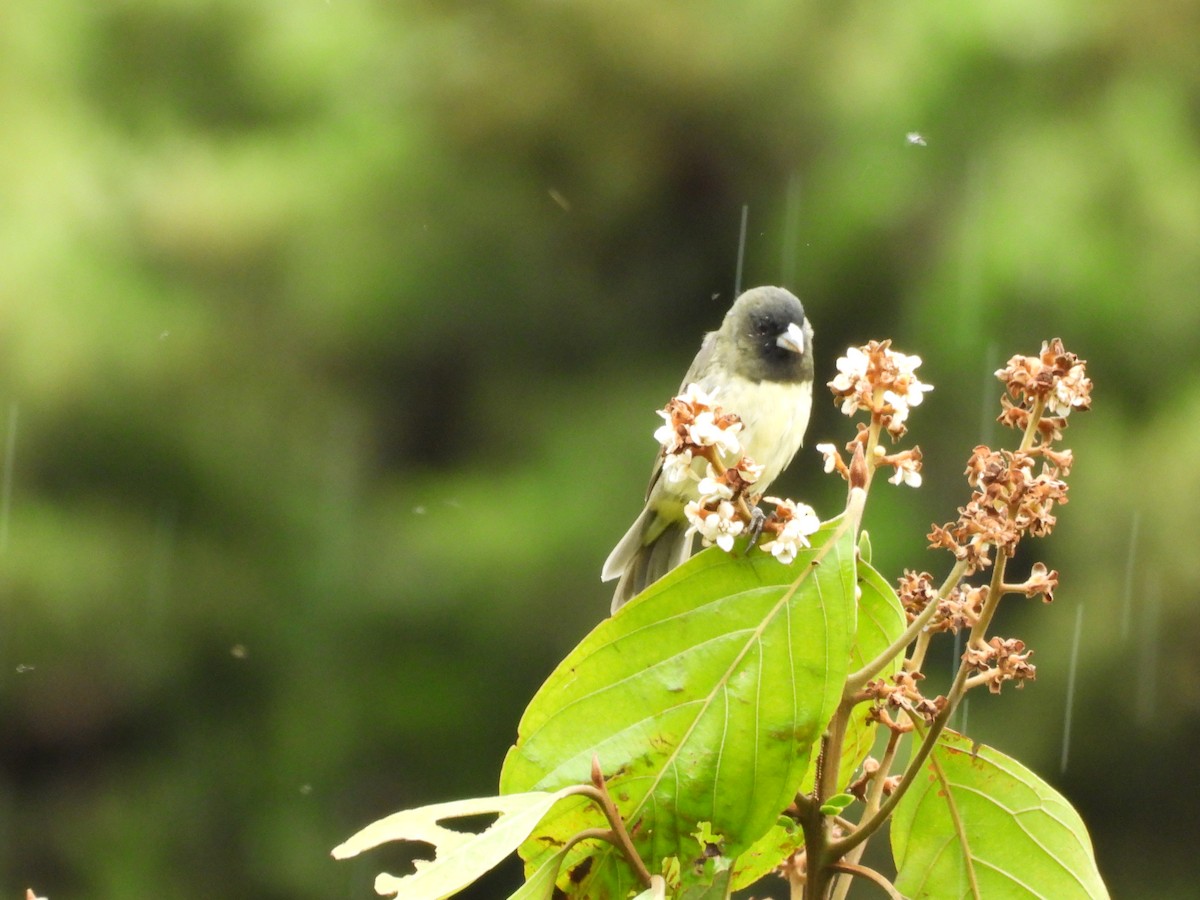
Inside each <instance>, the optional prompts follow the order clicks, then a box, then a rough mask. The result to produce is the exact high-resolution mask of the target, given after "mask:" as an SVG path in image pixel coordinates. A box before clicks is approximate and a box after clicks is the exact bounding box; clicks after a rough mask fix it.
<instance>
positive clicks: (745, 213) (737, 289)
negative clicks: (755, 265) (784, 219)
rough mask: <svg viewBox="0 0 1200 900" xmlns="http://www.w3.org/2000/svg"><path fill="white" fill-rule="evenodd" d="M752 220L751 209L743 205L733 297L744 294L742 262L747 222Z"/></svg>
mask: <svg viewBox="0 0 1200 900" xmlns="http://www.w3.org/2000/svg"><path fill="white" fill-rule="evenodd" d="M749 218H750V207H749V206H747V205H746V204H742V227H741V228H740V229H739V230H738V255H737V273H736V276H735V277H734V279H733V296H735V297H736V296H738V294H740V293H741V292H742V262H743V261H744V260H745V258H746V220H747V219H749Z"/></svg>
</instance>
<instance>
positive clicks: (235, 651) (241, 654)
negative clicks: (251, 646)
mask: <svg viewBox="0 0 1200 900" xmlns="http://www.w3.org/2000/svg"><path fill="white" fill-rule="evenodd" d="M229 655H230V656H232V657H233V658H234V659H245V658H246V657H247V656H249V655H250V652H249V651H248V650H247V649H246V645H245V644H234V645H233V646H232V647H230V648H229Z"/></svg>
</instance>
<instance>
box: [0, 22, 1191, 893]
mask: <svg viewBox="0 0 1200 900" xmlns="http://www.w3.org/2000/svg"><path fill="white" fill-rule="evenodd" d="M1197 38H1200V7H1198V6H1197V5H1196V4H1194V3H1185V2H1165V3H1159V4H1154V5H1151V6H1147V5H1145V4H1134V3H1131V2H1126V3H1102V4H1095V3H1084V2H1082V0H1050V2H1032V0H1016V2H1013V0H1010V2H1004V3H1001V2H993V0H984V2H979V3H973V4H967V5H964V4H958V3H949V2H928V3H921V4H912V3H878V2H872V3H866V2H807V3H803V2H801V3H797V2H784V0H756V2H753V3H748V4H723V3H694V2H693V3H684V2H681V0H674V2H662V3H657V4H644V3H637V4H635V3H633V2H630V0H491V2H487V3H483V2H467V0H409V2H406V3H388V2H383V0H375V2H370V0H291V2H289V3H280V2H272V0H113V2H110V3H102V4H89V3H82V2H70V0H40V2H38V3H8V4H4V5H2V6H0V121H3V122H4V129H3V138H2V139H0V272H2V273H3V274H2V275H0V434H3V436H4V448H5V451H6V452H5V457H4V458H5V468H4V475H5V479H4V492H3V508H2V510H0V663H2V666H0V717H2V718H0V721H2V722H3V740H2V742H0V848H3V849H2V850H0V892H2V893H4V894H5V895H7V896H18V895H19V892H20V891H23V890H24V888H25V886H26V885H32V886H34V887H35V888H37V889H38V890H39V892H41V893H44V894H47V895H49V896H50V897H51V898H52V900H53V898H56V897H57V898H62V897H69V896H87V897H122V898H124V897H141V896H157V897H181V898H182V897H188V898H190V897H210V896H245V897H251V896H253V897H263V898H269V897H284V896H288V897H297V896H299V897H324V896H330V895H336V896H351V897H367V896H371V895H372V892H371V890H370V876H371V872H373V871H374V870H375V869H376V868H377V867H378V862H379V861H378V859H375V860H372V862H371V863H370V864H369V865H368V866H366V867H360V868H355V864H346V863H342V864H337V863H334V862H333V861H332V860H330V858H329V856H328V851H329V849H330V848H331V847H332V846H333V845H334V844H336V843H337V842H338V841H340V840H342V839H343V838H344V837H346V836H347V835H348V834H350V833H351V832H352V831H353V830H354V829H356V828H357V827H358V826H360V825H362V824H364V823H366V822H368V821H370V820H372V819H373V818H376V817H377V816H379V815H381V814H383V813H386V812H389V811H391V810H394V809H399V808H402V807H412V806H417V805H420V804H422V803H426V802H432V801H434V800H443V799H449V798H452V797H460V796H473V795H481V794H486V793H490V792H491V790H492V789H493V788H494V785H495V779H496V776H497V773H498V770H499V765H500V761H501V759H502V757H503V753H504V751H505V749H506V748H507V746H508V745H509V743H510V742H511V741H512V739H513V737H514V735H515V728H516V722H517V719H518V717H519V714H520V711H521V709H522V707H523V706H524V704H525V702H526V701H527V700H528V698H529V697H531V696H532V694H533V693H534V691H535V690H536V688H537V686H538V685H539V684H540V682H541V680H542V679H543V678H544V677H545V675H546V674H548V673H549V671H550V670H551V668H552V667H553V665H554V664H555V662H556V661H557V660H558V659H559V658H561V656H562V655H563V654H564V653H565V652H566V650H567V649H568V648H569V647H571V646H572V645H573V644H574V643H575V642H576V641H577V640H578V638H579V637H580V636H582V634H583V633H585V631H586V630H587V628H588V627H589V626H590V624H591V623H593V622H595V621H596V620H597V619H598V618H599V617H601V616H603V615H604V614H605V612H606V610H607V607H608V600H609V590H608V587H606V586H603V585H601V584H600V583H599V581H598V572H599V567H600V563H601V561H602V560H603V559H604V556H605V555H606V553H607V552H608V550H609V548H610V545H611V544H612V543H613V542H614V541H615V540H616V538H617V537H619V535H620V534H621V533H622V530H623V529H624V527H625V526H626V525H627V523H628V520H629V519H630V518H631V517H632V516H633V515H634V514H635V513H636V511H637V509H638V506H639V500H640V491H641V489H642V486H643V484H644V478H645V475H646V473H647V471H648V468H649V463H650V457H651V455H652V453H653V449H654V447H653V443H652V439H651V438H650V432H651V431H652V430H653V427H654V426H655V423H656V421H657V420H656V419H655V417H654V414H653V410H654V409H655V408H656V407H657V406H658V405H659V404H660V403H661V402H662V401H663V400H665V398H666V397H667V396H669V394H670V393H671V392H672V391H673V390H674V388H675V387H676V385H677V383H678V378H679V377H680V373H682V372H683V371H684V369H685V367H686V365H687V362H688V360H689V359H690V358H691V355H692V353H693V352H694V350H695V347H696V346H697V344H698V341H699V338H700V335H701V333H702V332H703V331H704V330H707V329H709V328H711V327H714V326H715V325H716V323H717V322H718V321H719V319H720V316H721V315H722V313H723V312H724V310H725V308H726V307H727V305H728V303H729V301H730V299H731V293H732V290H733V286H734V285H733V281H734V271H735V266H736V260H737V233H738V222H739V217H740V215H741V208H742V206H743V204H745V205H747V206H748V207H749V221H750V230H749V238H748V241H747V245H746V267H745V278H744V282H745V284H747V285H748V284H754V283H764V282H766V283H770V282H782V283H785V284H787V285H788V286H789V287H791V288H793V289H795V290H797V291H798V292H799V293H800V295H801V296H802V297H803V298H804V300H805V303H806V304H807V308H808V311H809V313H810V315H811V318H812V319H813V321H814V323H815V326H816V331H817V342H818V344H817V346H818V351H819V353H820V355H821V356H820V360H819V364H818V373H819V377H821V378H823V379H826V378H829V377H831V376H832V373H833V361H834V359H835V357H836V355H837V354H838V353H839V352H840V351H841V349H842V348H843V347H845V346H846V345H847V343H848V342H861V341H864V340H865V339H867V338H869V337H887V336H891V337H894V338H895V339H896V342H897V346H899V347H900V348H901V349H903V350H905V351H906V352H911V353H919V354H921V355H922V356H923V357H924V358H925V359H926V363H925V366H924V368H923V369H922V374H923V377H926V378H927V379H928V380H929V381H931V382H932V383H934V384H935V385H936V386H937V390H936V391H934V393H933V394H932V395H930V397H929V400H928V401H927V402H926V404H925V405H923V406H922V407H921V409H920V410H918V415H916V416H915V417H914V420H913V423H912V424H913V437H914V439H915V440H916V441H917V442H919V443H920V444H921V446H922V448H923V449H924V450H925V453H926V461H927V469H926V486H925V487H924V488H922V489H921V490H920V491H919V492H911V491H901V490H899V489H897V490H894V491H890V492H879V496H877V497H875V498H874V499H873V501H872V502H873V504H874V505H873V508H872V509H871V510H870V511H869V519H868V526H869V527H870V528H871V529H872V531H873V533H874V544H875V548H876V550H875V562H876V564H877V565H879V566H880V567H881V568H882V569H883V570H884V571H898V569H899V567H901V566H903V565H909V566H919V567H922V568H929V569H932V570H934V571H944V570H945V561H944V560H941V559H937V558H934V557H932V556H930V555H929V554H927V553H925V551H924V549H923V543H924V542H923V540H922V535H923V534H924V533H925V530H926V528H927V525H928V523H929V522H930V521H934V520H936V521H946V520H949V519H951V518H953V517H954V514H955V512H954V511H955V507H956V506H957V505H959V504H960V503H962V502H964V500H965V497H966V491H965V486H964V484H963V482H962V480H961V478H960V477H959V473H960V472H961V467H962V464H963V461H964V460H965V458H966V456H967V455H968V453H969V451H970V448H971V447H972V446H973V445H974V444H975V443H978V442H980V441H981V440H989V439H991V438H993V437H994V436H995V433H994V429H993V428H992V426H991V425H989V424H988V421H989V414H988V413H987V412H980V405H981V403H983V402H986V403H988V404H993V403H995V400H996V397H997V396H998V393H999V392H998V385H997V384H996V383H994V382H993V381H992V380H990V374H989V373H990V372H991V370H993V369H995V368H996V367H997V366H998V365H999V364H1000V363H1002V362H1003V360H1004V359H1006V358H1007V357H1008V356H1009V355H1011V354H1012V353H1017V352H1022V353H1029V352H1033V351H1035V350H1036V349H1037V346H1038V344H1039V342H1040V340H1042V339H1043V338H1047V337H1051V336H1054V335H1061V336H1062V337H1063V338H1064V340H1065V341H1066V343H1067V346H1068V348H1069V349H1071V350H1073V351H1075V352H1077V353H1079V354H1080V355H1081V356H1083V357H1085V358H1087V359H1089V361H1090V362H1091V374H1092V376H1093V377H1094V379H1095V381H1096V384H1097V393H1096V397H1097V400H1096V410H1095V412H1093V413H1091V414H1090V415H1089V416H1087V417H1083V418H1081V419H1080V420H1079V421H1078V422H1075V423H1073V428H1072V430H1071V431H1070V432H1069V433H1068V437H1069V440H1068V441H1067V443H1068V444H1069V445H1071V446H1073V447H1074V449H1075V452H1076V455H1077V459H1078V466H1077V469H1076V475H1075V477H1074V495H1073V497H1074V499H1073V501H1072V503H1071V504H1070V505H1069V506H1067V507H1066V508H1065V509H1064V510H1063V511H1062V516H1061V518H1060V522H1061V524H1060V529H1059V532H1058V533H1057V534H1056V536H1055V537H1054V539H1053V540H1052V541H1051V542H1049V543H1048V544H1047V545H1045V546H1044V548H1041V549H1042V550H1043V551H1044V552H1042V556H1043V557H1044V558H1045V559H1046V560H1047V562H1048V563H1049V564H1050V565H1051V566H1052V567H1054V568H1058V569H1059V570H1060V571H1061V572H1062V573H1063V588H1062V590H1061V591H1060V592H1059V599H1058V600H1057V601H1056V603H1055V604H1054V605H1053V606H1051V607H1049V608H1047V609H1041V608H1039V609H1034V608H1032V606H1029V607H1025V608H1021V607H1020V606H1019V605H1018V606H1014V607H1013V608H1011V609H1009V610H1006V611H1004V612H1005V616H1004V618H1003V621H1002V622H1001V624H1000V630H1001V632H1002V633H1003V632H1004V631H1005V629H1011V632H1015V633H1018V634H1020V636H1022V637H1024V638H1025V639H1026V640H1027V641H1028V642H1029V643H1030V644H1031V645H1032V646H1034V647H1036V648H1037V651H1038V655H1037V661H1038V662H1039V663H1040V666H1041V668H1040V672H1041V675H1042V678H1041V680H1040V681H1039V682H1038V683H1037V684H1036V685H1033V686H1031V688H1030V689H1029V690H1026V691H1024V692H1022V693H1020V694H1018V693H1011V694H1010V693H1006V694H1005V695H1004V696H1002V697H999V698H988V699H987V702H980V701H976V702H975V703H974V704H973V705H972V708H971V709H970V713H969V714H970V726H969V728H970V731H971V732H972V734H973V735H974V736H976V737H978V738H980V739H982V740H986V741H988V742H990V743H993V744H995V745H996V746H998V747H1000V748H1002V749H1003V750H1005V751H1006V752H1009V753H1011V754H1013V755H1015V756H1018V757H1019V758H1021V759H1023V760H1025V761H1026V762H1029V763H1030V764H1031V766H1032V767H1033V768H1034V769H1035V770H1037V771H1039V772H1040V773H1041V774H1043V775H1044V776H1046V777H1048V778H1049V779H1050V780H1051V781H1052V782H1054V783H1055V784H1056V785H1057V786H1058V787H1060V788H1061V789H1062V790H1063V791H1064V792H1065V793H1066V795H1067V796H1068V797H1069V798H1070V799H1071V800H1072V801H1073V802H1075V803H1076V805H1077V806H1078V808H1079V809H1080V811H1081V812H1082V814H1083V816H1084V819H1085V820H1086V821H1087V822H1088V823H1089V826H1090V827H1091V828H1092V830H1093V834H1094V838H1095V841H1096V844H1097V855H1098V858H1099V860H1100V865H1101V868H1102V871H1104V873H1105V875H1106V878H1107V879H1108V881H1109V883H1110V886H1111V888H1112V889H1113V892H1114V894H1116V895H1118V896H1119V895H1130V896H1133V895H1136V896H1138V897H1153V896H1162V897H1175V896H1181V895H1184V894H1186V893H1188V891H1190V890H1191V889H1192V887H1193V884H1194V882H1193V875H1192V873H1191V865H1190V860H1191V855H1190V850H1186V849H1184V848H1185V846H1186V847H1190V845H1191V844H1192V843H1193V842H1194V840H1195V838H1196V837H1197V835H1198V834H1200V822H1198V814H1197V812H1196V807H1195V804H1194V803H1192V802H1191V801H1190V799H1188V798H1187V797H1186V796H1185V794H1186V792H1183V791H1180V790H1179V788H1178V785H1179V781H1180V777H1181V776H1180V774H1178V773H1179V772H1180V770H1181V768H1182V767H1183V766H1186V765H1187V764H1188V763H1189V762H1190V759H1191V755H1192V753H1191V751H1192V750H1193V749H1194V748H1195V747H1196V746H1197V741H1198V740H1200V663H1198V662H1197V660H1198V659H1200V657H1198V656H1197V654H1196V653H1195V652H1194V651H1192V649H1191V648H1192V647H1193V646H1194V644H1195V643H1196V641H1197V639H1200V616H1198V615H1197V613H1196V593H1197V591H1196V587H1195V585H1196V581H1197V574H1198V573H1197V562H1196V560H1197V558H1198V557H1197V554H1196V553H1195V551H1194V549H1193V547H1192V545H1193V544H1194V542H1195V535H1196V534H1197V532H1198V531H1200V527H1198V526H1200V523H1198V522H1197V512H1196V509H1197V506H1198V504H1197V503H1196V502H1195V501H1196V498H1197V496H1200V475H1198V474H1197V472H1196V470H1195V467H1194V466H1191V465H1190V464H1189V462H1190V460H1191V459H1192V457H1193V455H1194V454H1195V452H1196V450H1197V448H1198V447H1200V434H1198V433H1197V427H1198V426H1197V425H1196V422H1197V421H1200V417H1198V416H1196V415H1190V413H1192V412H1193V411H1196V408H1197V407H1200V361H1198V357H1197V355H1196V353H1195V350H1194V347H1193V344H1194V341H1195V338H1196V335H1197V334H1200V303H1197V302H1196V290H1197V285H1200V253H1198V252H1197V247H1200V164H1198V160H1200V117H1198V115H1197V110H1198V109H1200V55H1198V54H1197V53H1196V52H1195V48H1196V43H1197ZM909 132H918V133H920V134H921V135H922V136H923V137H924V138H925V143H926V145H925V146H920V145H919V144H917V143H913V142H910V141H908V140H906V134H907V133H909ZM1167 363H1169V364H1170V365H1169V366H1168V367H1167V368H1168V371H1169V372H1170V373H1172V374H1171V377H1170V379H1168V383H1170V384H1174V385H1176V387H1175V388H1172V389H1171V390H1170V391H1164V390H1163V389H1162V384H1163V378H1164V377H1165V376H1164V375H1163V366H1164V365H1166V364H1167ZM850 433H852V432H851V431H850V429H849V427H848V425H847V423H846V422H845V421H844V420H841V421H839V419H838V416H837V415H836V410H835V409H834V408H833V405H832V404H827V403H823V402H821V403H818V411H817V414H816V415H815V416H814V422H813V424H812V426H811V428H810V432H809V435H810V437H809V444H810V446H811V444H813V443H816V442H817V441H818V440H831V439H839V440H840V439H845V438H847V437H848V436H849V434H850ZM1155 460H1161V461H1162V465H1161V467H1160V468H1156V469H1153V471H1151V470H1150V469H1147V468H1146V466H1148V465H1150V463H1151V462H1154V461H1155ZM1155 464H1156V465H1157V463H1155ZM819 473H820V466H819V462H818V457H817V456H816V455H815V454H814V453H812V452H811V451H806V452H804V453H802V454H801V456H800V458H799V459H798V461H797V463H796V465H794V466H793V467H792V470H791V472H790V473H789V475H788V476H787V478H785V479H784V480H783V481H782V482H781V483H780V485H779V487H780V490H789V491H790V492H792V493H794V494H796V495H798V496H802V497H805V498H808V499H811V500H812V501H813V502H814V503H815V504H816V505H817V506H818V509H820V510H821V511H822V512H823V513H825V514H826V515H829V514H832V513H833V512H835V511H836V510H837V508H838V505H839V501H840V495H841V487H840V482H836V483H835V481H834V480H833V479H823V478H821V477H820V474H819ZM1026 562H1029V561H1028V560H1027V561H1026ZM1080 604H1083V605H1084V610H1085V611H1084V613H1083V635H1082V637H1083V639H1082V642H1081V648H1080V651H1079V665H1080V669H1079V674H1078V678H1077V681H1076V685H1075V695H1074V712H1075V718H1074V721H1073V731H1072V734H1073V739H1072V743H1071V747H1070V762H1069V765H1068V766H1067V768H1066V770H1065V772H1062V771H1060V768H1059V755H1060V751H1061V744H1062V739H1063V732H1064V716H1063V713H1064V710H1065V708H1066V705H1067V704H1066V686H1067V680H1068V669H1069V658H1070V648H1071V643H1072V639H1073V634H1074V623H1075V621H1076V615H1077V613H1076V609H1077V608H1078V606H1079V605H1080ZM948 669H949V659H948V657H947V670H948ZM1185 886H1186V887H1185ZM490 890H491V893H488V892H486V886H485V891H484V892H483V893H479V894H478V895H477V896H480V897H488V896H495V895H502V894H500V891H501V890H502V888H501V887H497V886H495V885H493V886H492V888H491V889H490Z"/></svg>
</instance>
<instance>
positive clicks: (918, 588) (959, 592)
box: [896, 569, 988, 634]
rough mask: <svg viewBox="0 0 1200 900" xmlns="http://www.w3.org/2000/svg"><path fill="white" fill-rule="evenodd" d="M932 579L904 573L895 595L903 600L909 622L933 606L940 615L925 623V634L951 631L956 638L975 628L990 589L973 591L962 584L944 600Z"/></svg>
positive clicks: (976, 588) (908, 572)
mask: <svg viewBox="0 0 1200 900" xmlns="http://www.w3.org/2000/svg"><path fill="white" fill-rule="evenodd" d="M932 578H933V576H931V575H930V574H929V573H928V572H911V571H909V570H908V569H905V570H904V575H903V576H901V578H900V581H899V584H898V585H897V587H896V592H897V594H898V595H899V596H900V602H901V604H902V605H903V606H904V613H905V615H906V616H907V617H908V621H909V622H912V621H913V620H914V619H916V618H917V616H919V615H920V614H921V613H922V612H924V611H925V609H926V608H927V607H928V606H929V604H930V603H936V604H937V611H936V612H934V614H933V617H932V618H931V619H930V620H929V622H928V623H926V625H925V628H924V630H925V631H926V632H929V633H936V632H941V631H949V632H952V633H955V634H957V633H958V632H959V630H961V629H963V628H972V627H974V625H975V623H976V622H978V621H979V619H980V616H981V615H982V614H983V604H984V602H985V601H986V600H987V596H988V587H987V585H982V586H980V587H973V586H971V585H969V584H960V585H957V586H956V587H955V588H954V589H953V590H951V591H950V593H949V594H947V595H946V596H945V597H942V596H940V595H939V594H938V591H937V589H936V588H935V587H934V586H933V581H932Z"/></svg>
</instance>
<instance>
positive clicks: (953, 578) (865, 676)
mask: <svg viewBox="0 0 1200 900" xmlns="http://www.w3.org/2000/svg"><path fill="white" fill-rule="evenodd" d="M966 569H967V564H966V562H965V561H964V560H959V561H958V562H957V563H956V564H955V566H954V568H953V569H951V571H950V574H949V575H948V576H947V577H946V580H945V582H943V584H942V586H941V588H940V589H939V590H938V592H937V596H936V597H935V598H934V599H933V600H931V601H930V602H929V605H928V606H926V607H925V608H924V609H923V610H921V614H920V615H918V616H917V617H916V618H915V619H913V620H912V622H911V623H910V624H909V626H908V628H906V629H905V630H904V633H903V634H901V635H900V636H899V637H898V638H896V639H895V640H894V641H892V642H891V643H890V644H888V647H887V649H886V650H884V651H883V652H882V653H880V654H879V655H878V656H876V657H875V658H874V659H873V660H871V661H870V662H869V663H867V664H866V665H865V666H863V667H862V668H861V669H859V670H858V671H857V672H854V673H852V674H851V675H850V676H849V677H848V678H847V679H846V689H845V691H844V692H843V694H842V696H849V695H850V694H852V693H854V692H856V691H858V690H861V689H862V688H863V686H865V685H866V683H867V682H868V681H870V680H871V679H872V678H874V677H875V676H876V675H878V674H879V673H880V672H882V671H883V669H884V667H886V666H887V664H888V663H889V662H891V661H892V660H893V659H895V658H896V656H897V654H899V653H900V652H901V651H902V650H903V649H904V648H905V647H907V646H908V645H909V644H911V643H912V642H913V641H914V640H915V639H916V638H917V637H918V636H920V635H921V634H922V632H923V630H924V628H925V626H926V625H928V624H929V622H930V620H931V619H932V618H933V617H934V616H935V615H936V614H937V608H938V601H939V600H944V599H945V598H946V597H947V596H948V595H949V593H950V591H952V590H954V588H955V587H956V586H957V585H958V582H959V579H961V578H962V576H963V572H965V571H966ZM918 666H919V664H918ZM910 669H911V667H910Z"/></svg>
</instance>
